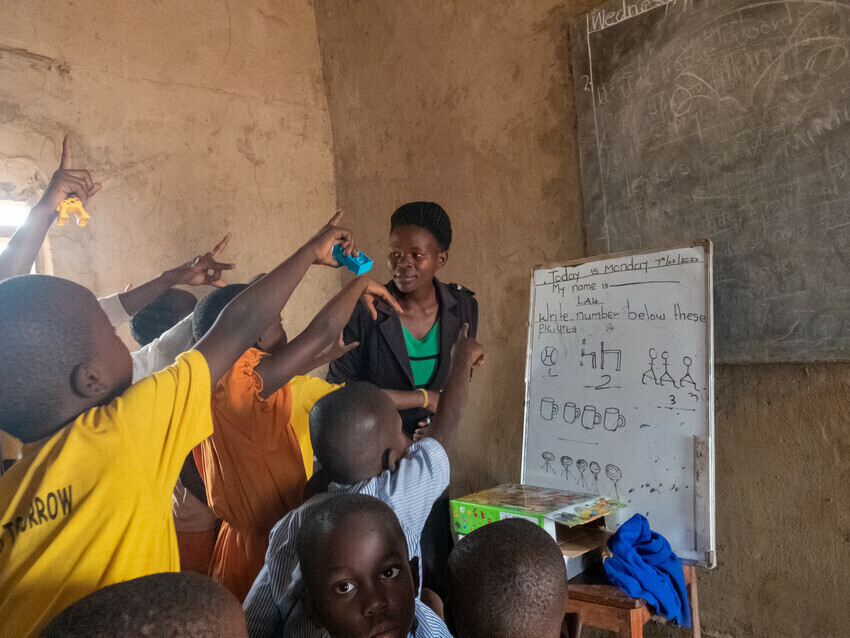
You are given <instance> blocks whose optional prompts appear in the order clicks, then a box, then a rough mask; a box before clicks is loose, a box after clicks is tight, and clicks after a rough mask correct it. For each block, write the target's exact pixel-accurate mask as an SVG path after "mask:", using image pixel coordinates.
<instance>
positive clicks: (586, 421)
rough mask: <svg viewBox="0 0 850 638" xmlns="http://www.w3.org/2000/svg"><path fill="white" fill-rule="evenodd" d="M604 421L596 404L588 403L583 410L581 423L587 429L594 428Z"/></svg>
mask: <svg viewBox="0 0 850 638" xmlns="http://www.w3.org/2000/svg"><path fill="white" fill-rule="evenodd" d="M600 423H602V415H601V414H599V410H597V409H596V406H595V405H586V406H584V410H582V412H581V425H582V427H583V428H584V429H585V430H592V429H593V428H594V427H596V426H597V425H599V424H600Z"/></svg>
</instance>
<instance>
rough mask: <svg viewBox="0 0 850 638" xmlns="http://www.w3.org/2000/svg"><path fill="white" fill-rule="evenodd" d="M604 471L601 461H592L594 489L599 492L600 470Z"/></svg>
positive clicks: (591, 470)
mask: <svg viewBox="0 0 850 638" xmlns="http://www.w3.org/2000/svg"><path fill="white" fill-rule="evenodd" d="M601 471H602V468H601V467H600V465H599V463H597V462H596V461H591V462H590V473H591V474H593V491H594V492H596V493H597V494H599V472H601Z"/></svg>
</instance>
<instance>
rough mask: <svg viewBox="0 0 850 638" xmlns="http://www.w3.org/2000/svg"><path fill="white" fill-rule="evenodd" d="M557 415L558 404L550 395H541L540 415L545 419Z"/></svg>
mask: <svg viewBox="0 0 850 638" xmlns="http://www.w3.org/2000/svg"><path fill="white" fill-rule="evenodd" d="M557 415H558V404H557V403H555V399H553V398H552V397H543V398H542V399H540V416H542V417H543V418H544V419H546V420H547V421H551V420H552V419H554V418H555V417H556V416H557Z"/></svg>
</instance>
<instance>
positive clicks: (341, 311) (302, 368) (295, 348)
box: [255, 276, 402, 397]
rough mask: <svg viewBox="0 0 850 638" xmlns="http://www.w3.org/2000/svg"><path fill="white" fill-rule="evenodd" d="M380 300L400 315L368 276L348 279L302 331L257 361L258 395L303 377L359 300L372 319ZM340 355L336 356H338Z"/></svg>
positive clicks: (390, 298) (348, 346)
mask: <svg viewBox="0 0 850 638" xmlns="http://www.w3.org/2000/svg"><path fill="white" fill-rule="evenodd" d="M376 299H383V300H384V301H385V302H386V303H387V304H389V305H390V306H392V307H393V308H394V309H395V310H396V312H401V311H402V310H401V307H400V306H399V305H398V303H397V302H396V300H395V299H393V296H392V295H391V294H390V292H389V291H388V290H387V289H386V288H384V287H383V286H382V285H380V284H379V283H377V282H376V281H373V280H372V279H370V278H369V277H366V276H360V277H357V278H356V279H352V280H351V281H350V282H349V283H348V284H347V285H346V286H345V287H344V288H343V289H342V290H341V291H340V292H339V293H338V294H337V295H336V296H335V297H334V298H333V299H331V300H330V301H329V302H328V303H327V304H325V306H324V308H322V309H321V310H320V311H319V313H318V314H317V315H316V316H315V317H314V318H313V320H312V321H311V322H310V325H308V326H307V327H306V328H305V329H304V332H302V333H301V334H299V335H298V336H297V337H296V338H295V339H293V340H292V341H290V342H289V343H287V344H286V345H285V346H283V347H282V348H281V349H280V350H278V351H277V352H275V353H274V354H273V355H272V356H271V357H266V358H265V359H263V360H261V361H260V362H259V363H258V364H257V366H256V368H255V370H256V372H257V374H259V375H260V378H261V379H262V380H263V391H262V393H261V396H263V397H268V396H270V395H272V394H274V393H275V392H277V391H278V390H279V389H280V388H282V387H283V386H284V385H286V384H287V383H288V382H289V380H290V379H291V378H292V377H294V376H295V375H297V374H304V373H305V372H308V371H310V370H312V369H313V368H315V367H316V366H317V364H319V363H320V361H321V359H320V357H321V356H322V355H323V354H324V353H325V352H327V351H328V349H329V347H330V346H334V345H335V344H336V342H337V340H338V339H339V335H340V333H341V332H342V329H343V328H344V327H345V324H346V322H347V321H348V318H349V317H350V316H351V312H352V311H353V310H354V306H355V305H356V304H357V301H358V300H360V301H362V302H363V304H364V305H365V306H366V308H368V309H369V311H370V312H371V313H372V318H373V319H376V318H377V317H378V313H377V311H376V310H375V300H376ZM357 345H358V343H357V342H356V341H355V342H353V343H349V344H346V345H344V346H342V348H341V350H342V352H346V351H348V350H351V349H352V348H355V347H356V346H357ZM342 352H340V354H341V353H342Z"/></svg>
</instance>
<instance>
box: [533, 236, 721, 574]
mask: <svg viewBox="0 0 850 638" xmlns="http://www.w3.org/2000/svg"><path fill="white" fill-rule="evenodd" d="M698 247H702V248H703V249H704V250H705V262H704V267H705V271H706V272H705V276H706V290H705V307H706V313H707V314H706V320H707V321H706V324H707V325H706V336H705V348H706V370H705V373H706V379H707V385H708V390H707V394H708V396H709V397H711V400H710V401H709V402H708V410H707V418H708V424H707V425H708V428H707V429H708V441H705V442H702V443H701V444H700V443H699V442H697V441H695V442H694V445H695V450H694V452H695V454H694V460H695V462H696V459H697V457H698V454H697V449H696V448H697V447H698V446H699V445H702V448H703V449H704V448H705V446H707V447H708V458H707V463H706V465H707V467H705V468H704V471H705V470H707V479H708V480H707V485H706V481H705V480H702V481H701V482H699V484H700V485H702V486H705V489H706V490H707V494H704V495H703V497H702V498H699V495H698V491H699V490H698V489H696V485H695V489H694V517H695V519H696V521H697V523H701V524H702V525H695V528H696V529H695V534H696V535H697V537H698V538H699V536H700V531H699V530H701V529H705V527H703V525H706V526H707V528H708V535H709V537H708V539H704V540H703V543H704V545H700V544H699V541H698V542H697V547H707V549H706V550H705V559H704V561H696V562H695V561H689V560H683V561H682V562H685V563H694V564H697V565H703V566H705V567H708V568H709V569H714V568H715V567H716V566H717V548H716V520H715V513H716V512H715V480H714V471H715V451H714V450H715V445H714V295H713V290H714V268H713V261H714V244H713V243H712V242H711V240H710V239H704V240H701V241H697V242H690V243H686V244H679V245H676V246H670V247H667V248H656V249H652V250H637V251H625V252H619V253H611V254H610V255H593V256H591V257H581V258H579V259H572V260H569V261H567V262H563V261H556V262H549V263H546V264H539V265H537V266H533V267H532V268H531V279H530V290H531V292H530V294H529V299H528V323H527V324H526V326H527V328H528V338H527V339H526V350H525V377H524V381H525V398H524V401H523V403H524V405H523V419H522V466H521V470H520V481H521V482H522V483H525V482H526V475H527V472H526V458H527V456H528V455H527V444H528V410H529V404H530V401H529V392H530V386H529V381H530V375H531V367H532V362H531V360H532V354H533V353H532V340H533V337H534V295H535V286H534V273H535V272H537V271H538V270H546V269H550V268H570V267H575V266H582V265H584V264H587V263H589V262H593V261H602V260H607V259H618V258H621V257H634V256H637V255H651V254H655V253H661V252H669V251H673V250H682V249H686V248H698ZM699 478H700V479H702V477H699ZM706 519H707V520H706Z"/></svg>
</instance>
